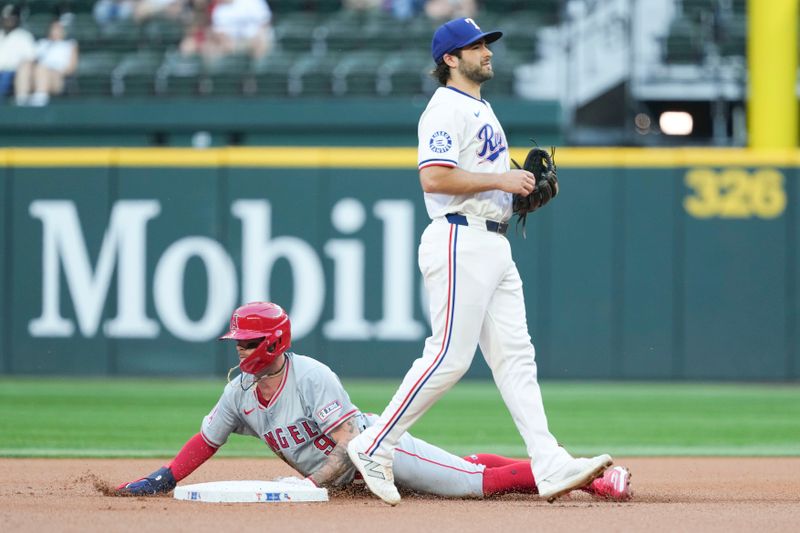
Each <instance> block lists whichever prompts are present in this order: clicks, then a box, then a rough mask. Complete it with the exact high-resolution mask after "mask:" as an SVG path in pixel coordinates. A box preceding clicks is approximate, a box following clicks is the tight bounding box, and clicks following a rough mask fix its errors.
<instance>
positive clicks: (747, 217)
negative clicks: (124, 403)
mask: <svg viewBox="0 0 800 533" xmlns="http://www.w3.org/2000/svg"><path fill="white" fill-rule="evenodd" d="M512 155H513V156H514V157H515V158H520V159H521V158H522V157H523V156H524V147H520V148H517V149H515V150H513V153H512ZM557 155H558V162H559V177H560V181H561V194H560V195H559V197H558V198H557V199H556V200H555V201H554V202H553V203H552V204H551V205H549V206H548V207H547V208H546V209H543V210H542V211H541V212H539V213H536V214H535V215H533V216H532V217H531V218H530V221H529V226H528V237H527V239H523V238H522V236H521V235H514V232H513V231H512V233H511V235H510V240H511V242H512V246H513V250H514V254H515V258H516V261H517V265H518V267H519V270H520V273H521V275H522V278H523V281H524V283H525V292H526V296H527V306H528V319H529V324H530V331H531V335H532V336H533V338H534V342H535V344H536V347H537V360H538V363H539V370H540V375H541V377H542V378H543V379H615V380H616V379H654V380H655V379H658V380H672V379H676V380H680V379H693V380H700V379H703V380H706V379H708V380H758V381H784V380H796V379H797V378H798V377H800V376H799V374H800V352H799V351H798V349H797V342H798V331H800V312H798V307H800V296H798V286H800V269H799V268H798V258H797V250H798V248H800V231H799V230H800V228H799V227H798V226H799V225H800V221H799V220H798V214H797V206H798V200H799V198H798V194H799V193H798V187H797V181H798V176H797V174H798V169H800V153H798V152H796V151H774V152H752V151H746V150H731V149H719V150H711V149H663V150H652V149H651V150H647V149H644V150H642V149H613V148H612V149H606V148H603V149H578V148H573V149H569V148H564V149H560V150H559V152H558V154H557ZM415 168H416V150H415V149H413V148H378V147H372V148H360V147H327V148H321V147H280V146H273V147H268V148H255V147H238V148H211V149H207V150H193V149H179V148H172V149H168V148H164V149H158V148H61V149H55V148H52V149H45V148H38V149H37V148H28V149H23V148H19V149H0V205H2V207H3V209H2V216H0V245H1V246H0V249H2V250H3V253H2V261H0V279H2V284H0V325H1V326H0V346H1V347H2V357H1V358H0V363H1V364H2V372H3V373H5V374H64V375H209V374H222V373H224V372H225V371H226V370H227V368H228V366H230V365H232V364H233V362H234V356H233V353H232V351H231V350H230V346H229V345H224V344H223V343H220V342H217V341H216V340H215V338H216V337H217V336H218V335H219V334H220V333H221V332H222V331H223V330H224V329H225V327H226V325H227V319H228V317H229V315H230V312H231V310H232V309H233V308H234V307H236V306H237V305H239V304H240V303H242V302H245V301H251V300H257V299H271V300H274V301H277V302H280V303H282V304H283V305H284V306H285V307H287V308H288V309H289V311H290V313H291V315H292V318H293V327H294V331H295V339H294V348H295V350H296V351H298V352H301V353H308V354H314V355H316V356H318V357H319V358H320V359H321V360H323V361H325V362H327V363H329V364H330V365H331V366H333V367H334V368H335V369H336V370H337V371H338V372H339V373H340V374H341V375H343V376H347V377H350V376H353V377H355V376H380V377H387V376H388V377H395V376H396V377H399V376H401V375H402V373H403V372H404V371H405V370H406V369H407V368H408V366H409V365H410V364H411V361H412V360H413V359H414V358H416V357H418V355H419V353H420V351H421V349H422V345H423V341H424V338H425V336H426V335H427V332H428V325H427V318H426V312H425V304H424V291H423V290H422V287H421V276H420V274H419V271H418V269H417V266H416V248H417V244H418V239H419V235H420V233H421V232H422V230H423V229H424V227H425V225H426V224H427V215H426V213H425V209H424V205H423V202H422V194H421V191H420V187H419V182H418V179H417V173H416V170H415ZM470 375H471V376H474V377H483V376H488V375H489V371H488V369H487V367H486V365H485V363H484V362H483V361H482V358H481V357H480V355H478V356H477V357H476V358H475V364H474V365H473V369H472V370H471V374H470Z"/></svg>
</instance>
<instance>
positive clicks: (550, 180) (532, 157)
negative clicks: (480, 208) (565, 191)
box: [511, 146, 558, 236]
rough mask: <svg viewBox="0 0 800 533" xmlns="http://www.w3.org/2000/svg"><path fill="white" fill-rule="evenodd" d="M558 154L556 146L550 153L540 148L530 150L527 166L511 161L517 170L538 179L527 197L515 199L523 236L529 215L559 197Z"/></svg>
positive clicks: (517, 196)
mask: <svg viewBox="0 0 800 533" xmlns="http://www.w3.org/2000/svg"><path fill="white" fill-rule="evenodd" d="M555 154H556V148H555V146H553V147H551V148H550V152H548V151H547V150H543V149H542V148H539V147H538V146H535V147H533V148H531V149H530V151H529V152H528V156H527V157H526V158H525V164H524V165H522V166H521V167H520V166H519V163H517V162H516V161H514V160H513V159H512V160H511V161H512V162H513V163H514V165H515V166H516V167H517V168H522V169H525V170H527V171H528V172H531V173H533V176H534V177H535V178H536V186H535V187H534V188H533V191H531V193H530V194H528V195H527V196H525V195H522V194H515V195H514V199H513V204H512V207H513V210H514V213H515V214H516V215H517V227H519V225H520V224H521V225H522V234H523V236H524V235H525V224H526V223H527V217H528V213H532V212H534V211H536V210H537V209H540V208H542V207H544V206H545V205H547V203H548V202H549V201H550V200H552V199H553V198H555V197H556V196H557V195H558V176H557V175H556V163H555V160H554V157H555Z"/></svg>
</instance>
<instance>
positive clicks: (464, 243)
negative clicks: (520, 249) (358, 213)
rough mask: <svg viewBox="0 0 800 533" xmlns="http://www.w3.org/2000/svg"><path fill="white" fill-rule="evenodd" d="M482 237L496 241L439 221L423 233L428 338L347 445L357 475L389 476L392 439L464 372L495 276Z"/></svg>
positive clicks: (470, 230)
mask: <svg viewBox="0 0 800 533" xmlns="http://www.w3.org/2000/svg"><path fill="white" fill-rule="evenodd" d="M486 237H494V238H495V239H499V237H498V236H497V235H491V234H488V233H486V232H483V231H480V230H475V229H470V228H465V227H462V226H455V225H450V224H447V223H441V222H433V223H431V225H430V226H428V229H426V230H425V233H424V234H423V237H422V244H421V245H420V258H419V261H420V268H421V270H422V273H423V276H424V279H425V285H426V288H427V290H428V300H429V304H430V314H431V330H432V334H431V336H430V337H429V338H428V339H427V341H426V342H425V349H424V351H423V355H422V357H421V358H420V359H417V360H416V361H415V362H414V364H413V365H412V367H411V369H410V370H409V371H408V373H407V374H406V376H405V378H404V379H403V382H402V384H401V385H400V388H399V389H398V390H397V392H396V393H395V395H394V397H393V398H392V401H391V402H390V403H389V405H388V406H387V407H386V409H385V410H384V412H383V413H382V414H381V416H380V418H379V420H378V422H377V423H376V424H375V425H373V426H372V427H370V428H367V430H366V431H365V432H364V433H362V434H361V435H359V436H358V437H356V438H355V439H353V441H351V444H350V445H349V446H348V455H349V456H350V458H351V460H352V461H353V462H354V463H356V462H357V461H359V460H360V461H361V462H362V463H363V465H362V466H361V467H359V465H358V464H357V465H356V466H357V467H359V470H360V471H361V470H362V469H364V470H369V469H372V471H373V474H376V475H377V473H376V471H381V472H382V473H383V475H384V476H388V475H390V470H391V463H392V459H393V450H394V447H395V445H396V443H397V441H398V439H399V438H400V437H401V436H402V435H403V433H405V431H406V430H407V429H408V428H409V427H410V426H411V425H412V424H413V423H414V422H415V421H416V420H417V419H418V418H419V417H420V416H422V414H423V413H425V411H427V409H428V408H429V407H430V406H431V405H433V403H434V402H435V401H436V400H437V399H438V398H439V397H440V396H441V395H442V394H444V393H445V392H446V391H447V390H448V389H449V388H450V387H451V386H452V385H453V384H455V383H456V382H457V381H458V380H459V379H460V378H461V376H462V375H463V374H464V372H466V371H467V369H468V368H469V366H470V364H471V362H472V358H473V357H474V355H475V349H476V347H477V344H478V335H479V333H480V328H481V324H482V322H483V318H482V317H483V313H484V311H485V308H486V305H487V303H488V301H489V298H490V295H491V292H492V291H493V285H495V284H496V283H497V280H498V279H499V276H500V274H501V272H500V271H499V270H498V269H496V268H494V265H493V263H492V262H488V261H486V260H485V259H486V256H485V253H484V252H483V251H482V249H481V246H483V244H482V243H481V241H482V240H483V239H485V238H486ZM486 253H491V251H487V252H486ZM372 462H374V463H377V465H374V464H372ZM384 470H386V472H383V471H384ZM362 475H364V473H363V472H362ZM368 475H369V473H367V474H366V475H365V478H366V476H368ZM370 481H372V482H373V484H375V485H379V484H380V485H383V480H380V478H379V480H378V481H374V480H367V484H368V485H369V486H370V489H371V490H372V489H373V486H372V485H370ZM376 488H377V489H378V490H373V492H375V493H376V494H377V495H378V496H381V497H382V498H383V499H384V501H387V502H389V503H391V502H390V501H389V500H393V499H394V497H393V494H391V491H390V493H388V494H385V495H386V496H388V499H387V498H384V496H382V495H381V494H380V493H379V492H380V487H376Z"/></svg>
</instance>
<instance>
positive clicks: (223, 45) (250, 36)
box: [200, 0, 275, 60]
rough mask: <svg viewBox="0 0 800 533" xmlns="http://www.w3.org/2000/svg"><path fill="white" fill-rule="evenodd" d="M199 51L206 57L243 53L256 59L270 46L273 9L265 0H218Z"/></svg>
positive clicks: (272, 36)
mask: <svg viewBox="0 0 800 533" xmlns="http://www.w3.org/2000/svg"><path fill="white" fill-rule="evenodd" d="M210 30H211V31H210V32H208V35H207V36H206V38H205V39H204V41H203V42H202V45H201V47H200V52H201V53H202V55H203V58H204V59H206V60H214V59H217V58H219V57H221V56H226V55H230V54H240V53H246V54H248V55H250V56H251V57H253V58H255V59H257V58H261V57H264V56H265V55H267V54H268V53H269V51H270V50H271V49H272V45H273V43H274V40H275V37H274V32H273V29H272V11H271V10H270V8H269V4H267V2H266V0H217V2H216V4H215V5H214V6H213V9H212V11H211V27H210Z"/></svg>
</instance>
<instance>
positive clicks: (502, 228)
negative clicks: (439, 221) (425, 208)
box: [444, 213, 508, 235]
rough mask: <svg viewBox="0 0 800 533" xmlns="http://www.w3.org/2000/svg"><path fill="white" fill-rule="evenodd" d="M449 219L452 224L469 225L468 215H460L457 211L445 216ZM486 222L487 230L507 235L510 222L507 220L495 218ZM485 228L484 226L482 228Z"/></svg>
mask: <svg viewBox="0 0 800 533" xmlns="http://www.w3.org/2000/svg"><path fill="white" fill-rule="evenodd" d="M444 217H445V218H446V219H447V221H448V222H449V223H451V224H458V225H459V226H469V221H468V220H467V217H465V216H464V215H459V214H456V213H448V214H446V215H445V216H444ZM484 222H485V223H486V228H485V229H486V231H490V232H492V233H499V234H500V235H505V234H506V232H507V231H508V224H506V223H505V222H495V221H494V220H484ZM481 229H483V228H481Z"/></svg>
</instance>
